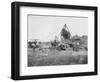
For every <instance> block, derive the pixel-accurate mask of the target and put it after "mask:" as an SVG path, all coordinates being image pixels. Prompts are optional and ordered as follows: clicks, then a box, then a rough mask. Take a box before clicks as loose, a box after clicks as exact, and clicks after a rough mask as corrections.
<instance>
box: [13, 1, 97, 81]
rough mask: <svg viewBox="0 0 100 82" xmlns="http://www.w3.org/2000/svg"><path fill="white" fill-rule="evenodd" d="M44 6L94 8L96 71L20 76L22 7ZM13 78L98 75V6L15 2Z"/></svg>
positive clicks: (78, 8) (79, 8)
mask: <svg viewBox="0 0 100 82" xmlns="http://www.w3.org/2000/svg"><path fill="white" fill-rule="evenodd" d="M21 6H25V7H42V8H58V9H77V10H87V11H89V10H93V11H94V13H95V16H94V17H95V18H94V27H95V28H94V29H95V30H94V38H95V39H94V54H95V57H94V71H93V72H80V73H61V74H46V75H29V76H20V7H21ZM11 8H12V13H11V20H12V21H11V23H12V24H11V25H12V30H11V37H12V39H11V44H12V46H11V47H12V48H11V78H12V79H14V80H24V79H41V78H57V77H73V76H87V75H97V61H98V60H97V50H98V49H97V45H98V44H97V22H98V21H97V7H92V6H76V5H61V4H45V3H29V2H13V3H12V4H11Z"/></svg>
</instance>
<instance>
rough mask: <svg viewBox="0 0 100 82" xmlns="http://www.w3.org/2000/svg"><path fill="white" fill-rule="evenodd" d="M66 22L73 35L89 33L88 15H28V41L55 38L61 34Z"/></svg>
mask: <svg viewBox="0 0 100 82" xmlns="http://www.w3.org/2000/svg"><path fill="white" fill-rule="evenodd" d="M64 24H66V25H67V26H68V28H69V30H70V32H71V34H72V36H73V35H76V34H77V35H79V36H82V35H87V34H88V18H87V17H67V16H66V17H62V16H43V15H41V16H39V15H28V41H29V40H32V39H39V40H40V41H51V40H54V38H55V36H58V37H59V36H60V32H61V29H62V28H63V26H64Z"/></svg>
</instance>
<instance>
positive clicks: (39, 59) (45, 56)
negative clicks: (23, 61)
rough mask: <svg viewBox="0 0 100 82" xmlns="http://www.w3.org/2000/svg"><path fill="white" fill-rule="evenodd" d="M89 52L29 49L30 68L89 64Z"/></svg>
mask: <svg viewBox="0 0 100 82" xmlns="http://www.w3.org/2000/svg"><path fill="white" fill-rule="evenodd" d="M87 63H88V62H87V51H79V52H73V51H69V50H66V51H58V50H50V49H46V50H43V51H42V50H38V49H37V50H36V51H33V49H32V48H29V49H28V66H50V65H75V64H87Z"/></svg>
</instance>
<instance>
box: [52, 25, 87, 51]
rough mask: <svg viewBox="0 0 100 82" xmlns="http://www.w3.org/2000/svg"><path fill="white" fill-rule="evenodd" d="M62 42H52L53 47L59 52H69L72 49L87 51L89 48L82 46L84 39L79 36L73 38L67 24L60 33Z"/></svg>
mask: <svg viewBox="0 0 100 82" xmlns="http://www.w3.org/2000/svg"><path fill="white" fill-rule="evenodd" d="M60 39H61V40H60V41H57V40H56V39H55V40H54V42H52V43H51V44H52V46H53V47H55V48H56V49H57V50H67V49H72V50H73V51H79V50H80V49H85V50H87V47H86V46H85V47H84V46H81V45H84V44H82V39H81V37H79V36H78V35H75V36H73V37H71V32H70V31H69V29H68V27H67V25H66V24H65V25H64V27H63V28H62V30H61V33H60Z"/></svg>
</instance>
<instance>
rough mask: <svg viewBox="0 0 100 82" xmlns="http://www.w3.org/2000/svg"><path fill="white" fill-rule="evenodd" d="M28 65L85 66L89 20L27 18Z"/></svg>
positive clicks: (65, 17) (71, 17)
mask: <svg viewBox="0 0 100 82" xmlns="http://www.w3.org/2000/svg"><path fill="white" fill-rule="evenodd" d="M27 31H28V32H27V33H28V35H27V59H28V62H27V66H28V67H32V66H55V65H59V66H60V65H82V64H83V65H84V64H88V17H81V16H56V15H34V14H28V15H27Z"/></svg>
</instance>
